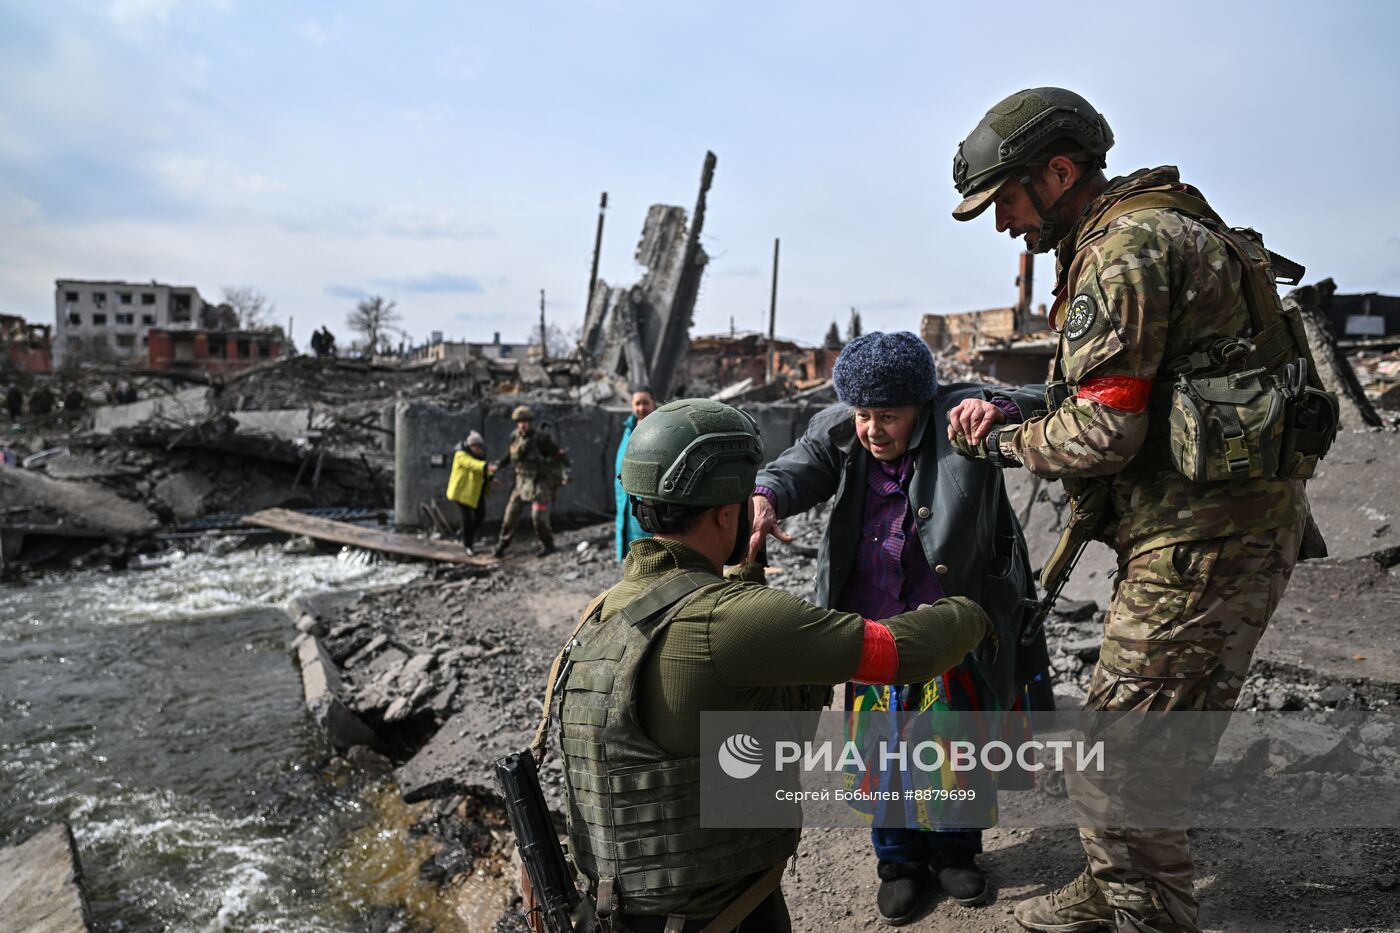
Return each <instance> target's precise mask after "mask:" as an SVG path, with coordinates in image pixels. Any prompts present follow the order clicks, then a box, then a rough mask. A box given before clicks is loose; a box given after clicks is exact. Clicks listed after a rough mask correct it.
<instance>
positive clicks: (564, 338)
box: [528, 321, 583, 360]
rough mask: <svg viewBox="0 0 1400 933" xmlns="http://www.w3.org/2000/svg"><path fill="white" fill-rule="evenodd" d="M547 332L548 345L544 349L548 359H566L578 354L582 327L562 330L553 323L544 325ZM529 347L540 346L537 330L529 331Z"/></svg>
mask: <svg viewBox="0 0 1400 933" xmlns="http://www.w3.org/2000/svg"><path fill="white" fill-rule="evenodd" d="M545 327H546V329H547V330H548V331H549V345H548V347H546V350H547V351H548V355H549V358H550V359H552V360H558V359H566V358H568V357H572V356H573V355H574V354H575V353H576V352H578V342H579V337H580V336H581V335H582V334H583V328H582V327H572V328H570V329H569V330H564V328H562V327H560V326H559V325H558V324H555V323H554V322H553V321H551V322H550V323H548V324H547V325H545ZM528 345H529V346H532V347H538V346H539V345H540V331H539V328H537V327H536V328H531V329H530V338H529V343H528Z"/></svg>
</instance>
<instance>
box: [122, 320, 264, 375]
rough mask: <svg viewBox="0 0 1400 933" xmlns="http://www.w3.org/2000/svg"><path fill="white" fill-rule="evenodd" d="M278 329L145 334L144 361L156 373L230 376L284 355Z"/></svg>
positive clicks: (160, 329) (157, 329) (161, 331)
mask: <svg viewBox="0 0 1400 933" xmlns="http://www.w3.org/2000/svg"><path fill="white" fill-rule="evenodd" d="M285 349H286V348H285V341H284V338H283V336H282V332H281V330H280V329H277V328H274V329H272V330H257V331H248V330H226V331H211V330H171V329H167V328H154V329H152V330H151V331H150V334H149V346H148V348H147V361H148V365H149V366H150V368H151V369H156V370H197V371H200V372H208V373H233V372H238V371H239V370H243V369H247V368H248V367H250V366H253V365H255V364H257V363H261V362H264V361H266V360H275V359H280V358H281V357H282V355H283V354H284V352H285Z"/></svg>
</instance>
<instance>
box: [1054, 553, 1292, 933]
mask: <svg viewBox="0 0 1400 933" xmlns="http://www.w3.org/2000/svg"><path fill="white" fill-rule="evenodd" d="M1301 535H1302V528H1301V525H1300V526H1297V527H1292V528H1282V529H1275V530H1270V531H1263V532H1252V533H1247V534H1241V535H1238V536H1235V537H1229V538H1214V539H1210V540H1205V541H1189V542H1183V543H1181V544H1174V545H1169V546H1167V547H1162V548H1157V549H1154V550H1151V551H1146V552H1144V553H1141V554H1137V555H1135V556H1133V557H1132V558H1130V559H1129V560H1128V561H1127V562H1126V565H1123V564H1120V566H1119V579H1118V584H1117V586H1116V588H1115V590H1114V593H1113V600H1112V602H1111V603H1110V604H1109V610H1108V617H1107V620H1106V622H1105V624H1104V640H1103V648H1102V650H1101V652H1100V655H1099V663H1098V665H1097V666H1096V667H1095V669H1094V676H1093V680H1092V682H1091V683H1090V685H1089V697H1088V699H1087V700H1086V701H1085V708H1086V709H1099V710H1123V711H1128V710H1132V711H1154V710H1201V711H1229V710H1232V709H1233V708H1234V705H1235V698H1236V697H1237V696H1238V695H1239V692H1240V688H1241V687H1242V686H1243V684H1244V679H1245V675H1246V674H1247V673H1248V672H1249V663H1250V660H1251V658H1252V657H1253V655H1254V649H1255V647H1256V646H1257V645H1258V644H1259V638H1260V636H1261V635H1263V634H1264V628H1265V627H1266V626H1267V625H1268V624H1269V618H1270V617H1271V616H1272V615H1273V613H1274V609H1275V608H1276V607H1277V606H1278V603H1279V599H1280V598H1281V597H1282V596H1283V591H1284V588H1285V587H1286V586H1287V585H1288V578H1289V576H1290V574H1291V573H1292V572H1293V564H1294V562H1295V560H1296V557H1297V554H1298V543H1299V540H1300V538H1301ZM1213 738H1214V740H1215V741H1218V739H1219V736H1218V735H1215V736H1213ZM1205 745H1206V747H1204V748H1203V749H1201V751H1203V752H1204V753H1205V755H1206V756H1208V757H1205V758H1204V760H1203V761H1200V762H1196V761H1195V758H1196V756H1194V755H1193V756H1191V757H1192V762H1191V770H1193V771H1194V769H1195V767H1196V766H1197V765H1198V764H1199V767H1200V769H1201V770H1204V768H1205V767H1208V766H1209V764H1210V757H1213V756H1214V752H1215V742H1214V741H1209V742H1207V743H1205ZM1143 767H1150V765H1147V764H1143ZM1182 793H1183V794H1185V795H1189V793H1190V788H1189V786H1188V787H1185V788H1182ZM1080 840H1081V842H1082V843H1083V845H1084V852H1085V854H1086V855H1087V856H1088V859H1089V869H1090V871H1091V872H1092V873H1093V876H1094V879H1095V880H1096V881H1097V882H1098V885H1099V889H1100V890H1101V891H1102V892H1103V894H1104V896H1105V897H1106V898H1107V899H1108V901H1109V903H1111V904H1113V905H1115V906H1119V907H1124V908H1128V909H1130V910H1132V911H1133V912H1134V913H1138V914H1141V913H1149V912H1150V910H1151V907H1153V906H1155V907H1157V908H1164V909H1165V910H1166V912H1167V913H1168V914H1170V915H1171V917H1172V919H1173V920H1174V921H1175V923H1176V924H1177V926H1176V927H1175V928H1176V929H1181V930H1192V931H1194V930H1197V929H1199V927H1198V926H1197V925H1196V915H1197V912H1198V904H1197V901H1196V897H1195V894H1194V893H1193V891H1192V876H1193V875H1194V871H1195V868H1194V865H1193V864H1192V862H1191V855H1190V853H1189V851H1188V847H1187V839H1186V830H1185V829H1162V830H1151V829H1097V828H1094V829H1089V828H1085V829H1081V830H1080ZM1118 916H1119V918H1120V919H1119V926H1118V929H1119V930H1139V929H1145V928H1144V927H1142V926H1140V925H1135V924H1132V923H1131V921H1126V920H1125V919H1124V915H1123V914H1122V913H1119V915H1118Z"/></svg>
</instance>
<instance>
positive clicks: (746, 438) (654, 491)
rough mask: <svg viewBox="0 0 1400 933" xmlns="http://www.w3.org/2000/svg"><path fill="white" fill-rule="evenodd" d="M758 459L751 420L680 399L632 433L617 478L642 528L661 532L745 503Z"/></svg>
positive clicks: (718, 405) (714, 406) (727, 409)
mask: <svg viewBox="0 0 1400 933" xmlns="http://www.w3.org/2000/svg"><path fill="white" fill-rule="evenodd" d="M762 459H763V442H762V441H761V440H760V439H759V435H758V425H757V424H756V423H755V422H754V420H753V418H751V417H749V416H748V415H747V414H745V413H744V412H741V411H739V409H737V408H732V407H730V406H729V405H725V404H724V403H722V402H715V401H711V400H710V399H705V398H691V399H682V400H680V401H677V402H671V403H669V404H666V405H662V406H661V407H660V408H658V409H657V410H656V411H654V412H652V413H651V414H650V415H648V416H647V417H646V418H645V419H644V420H643V421H641V422H640V423H639V424H638V425H637V426H636V427H635V428H634V429H633V430H632V436H631V437H630V438H628V440H627V449H626V451H624V452H623V455H622V475H621V477H620V478H621V480H622V489H623V491H624V492H626V493H627V495H628V496H629V497H630V498H631V499H632V501H633V512H634V514H636V515H637V518H638V520H639V521H641V522H642V527H643V528H646V529H647V530H648V531H661V530H665V526H666V525H667V524H669V522H668V521H667V519H668V517H672V516H679V515H681V514H683V513H688V512H692V511H694V510H695V509H697V508H698V509H706V508H710V507H712V506H716V505H729V504H730V503H734V502H742V501H744V500H745V499H747V498H748V497H749V496H750V495H751V494H752V493H753V488H754V479H755V477H757V475H758V465H759V463H760V462H761V461H762ZM649 524H651V525H656V526H657V527H651V528H648V527H647V526H648V525H649Z"/></svg>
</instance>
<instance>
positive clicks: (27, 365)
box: [0, 314, 53, 373]
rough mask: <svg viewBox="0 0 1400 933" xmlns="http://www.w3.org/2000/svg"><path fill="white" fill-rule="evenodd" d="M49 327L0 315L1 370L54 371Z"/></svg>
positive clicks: (8, 315) (10, 315) (13, 316)
mask: <svg viewBox="0 0 1400 933" xmlns="http://www.w3.org/2000/svg"><path fill="white" fill-rule="evenodd" d="M51 333H52V328H50V327H49V325H47V324H30V323H29V322H28V321H26V320H25V319H24V318H22V317H17V316H15V315H12V314H0V370H4V369H11V370H18V371H20V372H26V373H46V372H49V371H50V370H52V369H53V341H52V338H51V336H50V334H51Z"/></svg>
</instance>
